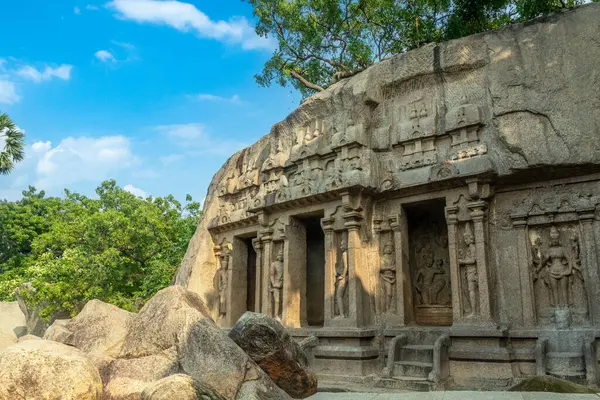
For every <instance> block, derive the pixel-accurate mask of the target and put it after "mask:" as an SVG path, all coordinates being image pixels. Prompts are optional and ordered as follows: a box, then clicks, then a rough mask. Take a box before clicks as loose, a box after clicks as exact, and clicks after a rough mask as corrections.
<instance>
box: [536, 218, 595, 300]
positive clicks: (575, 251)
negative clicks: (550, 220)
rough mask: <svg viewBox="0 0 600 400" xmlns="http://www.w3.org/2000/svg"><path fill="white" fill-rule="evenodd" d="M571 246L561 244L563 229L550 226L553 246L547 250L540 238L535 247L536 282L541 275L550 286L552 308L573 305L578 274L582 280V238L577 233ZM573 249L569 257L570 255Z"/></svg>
mask: <svg viewBox="0 0 600 400" xmlns="http://www.w3.org/2000/svg"><path fill="white" fill-rule="evenodd" d="M570 244H571V249H567V248H565V247H564V246H563V245H562V244H561V240H560V232H559V230H558V229H557V228H556V227H555V226H553V227H551V228H550V245H549V247H548V249H547V250H546V251H543V250H542V249H541V246H542V241H541V239H540V238H539V237H538V238H537V239H536V241H535V243H534V244H533V246H532V252H533V265H534V274H533V276H534V281H535V280H537V279H538V278H539V277H540V275H541V276H542V279H543V281H544V283H545V284H546V286H548V288H549V289H550V301H551V304H550V305H551V306H552V307H558V308H567V307H570V306H573V293H572V288H573V281H574V278H575V277H577V278H579V279H580V280H582V281H583V276H582V274H581V259H580V257H581V256H580V254H581V250H580V246H579V237H578V236H577V235H574V236H573V237H572V238H571V240H570ZM569 250H570V257H569Z"/></svg>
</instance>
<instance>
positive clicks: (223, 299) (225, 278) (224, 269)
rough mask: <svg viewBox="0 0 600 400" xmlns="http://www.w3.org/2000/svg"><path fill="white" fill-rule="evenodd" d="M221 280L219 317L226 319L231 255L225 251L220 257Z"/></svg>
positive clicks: (219, 280) (219, 283) (219, 281)
mask: <svg viewBox="0 0 600 400" xmlns="http://www.w3.org/2000/svg"><path fill="white" fill-rule="evenodd" d="M220 264H221V268H219V270H218V271H219V279H218V285H219V286H218V288H217V290H218V291H219V315H220V316H221V317H225V315H227V291H228V288H229V254H228V253H227V252H226V251H225V252H223V253H222V254H221V255H220Z"/></svg>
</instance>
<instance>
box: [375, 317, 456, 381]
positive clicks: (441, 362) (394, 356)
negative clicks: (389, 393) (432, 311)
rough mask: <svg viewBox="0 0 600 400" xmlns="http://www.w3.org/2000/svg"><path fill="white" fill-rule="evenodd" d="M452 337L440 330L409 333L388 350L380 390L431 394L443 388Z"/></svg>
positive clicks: (398, 337) (395, 339)
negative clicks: (430, 392) (381, 388)
mask: <svg viewBox="0 0 600 400" xmlns="http://www.w3.org/2000/svg"><path fill="white" fill-rule="evenodd" d="M449 345H450V342H449V337H448V335H447V333H446V332H444V331H440V330H437V329H436V330H418V331H413V330H411V331H406V333H402V334H400V335H398V336H395V337H394V338H393V339H392V340H391V342H390V344H389V348H388V356H387V360H386V367H385V368H384V370H383V372H382V376H381V378H380V379H378V380H377V381H376V382H375V385H376V386H378V387H385V388H388V389H398V390H414V391H430V390H436V389H438V388H440V387H441V386H443V383H444V382H443V381H444V380H445V379H446V378H447V376H448V347H449Z"/></svg>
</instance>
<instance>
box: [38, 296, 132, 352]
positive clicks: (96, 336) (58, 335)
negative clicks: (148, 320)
mask: <svg viewBox="0 0 600 400" xmlns="http://www.w3.org/2000/svg"><path fill="white" fill-rule="evenodd" d="M134 317H135V314H134V313H130V312H128V311H125V310H122V309H120V308H119V307H116V306H113V305H112V304H107V303H104V302H102V301H100V300H91V301H89V302H88V303H87V304H86V305H85V307H83V309H82V310H81V312H80V313H79V314H78V315H77V316H76V317H75V318H73V319H71V320H68V321H66V322H59V323H58V325H57V324H56V323H55V324H52V326H51V329H52V331H50V328H49V329H48V330H49V331H50V333H48V332H47V334H46V335H45V338H46V339H51V340H56V341H59V342H62V343H65V344H68V345H70V346H74V347H77V348H78V349H80V350H81V351H84V352H85V353H87V354H93V355H102V356H109V357H116V356H118V354H119V353H120V351H121V346H122V345H123V341H124V339H125V336H126V335H127V329H128V326H129V324H130V323H131V321H132V320H133V318H134ZM55 325H56V326H55ZM65 331H66V332H65Z"/></svg>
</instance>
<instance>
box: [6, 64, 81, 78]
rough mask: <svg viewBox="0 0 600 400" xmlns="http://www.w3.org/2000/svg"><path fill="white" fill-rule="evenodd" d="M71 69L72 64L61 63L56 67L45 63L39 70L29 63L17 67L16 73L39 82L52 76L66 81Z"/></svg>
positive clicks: (69, 76)
mask: <svg viewBox="0 0 600 400" xmlns="http://www.w3.org/2000/svg"><path fill="white" fill-rule="evenodd" d="M72 69H73V66H72V65H67V64H62V65H60V66H58V67H56V68H53V67H50V66H48V65H46V66H45V68H44V70H43V71H40V70H38V69H37V68H35V67H33V66H31V65H25V66H23V67H21V68H19V69H18V70H17V72H16V73H17V75H19V76H21V77H23V78H25V79H28V80H30V81H33V82H35V83H40V82H42V81H47V80H50V79H52V78H58V79H62V80H65V81H68V80H69V79H71V70H72Z"/></svg>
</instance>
